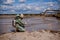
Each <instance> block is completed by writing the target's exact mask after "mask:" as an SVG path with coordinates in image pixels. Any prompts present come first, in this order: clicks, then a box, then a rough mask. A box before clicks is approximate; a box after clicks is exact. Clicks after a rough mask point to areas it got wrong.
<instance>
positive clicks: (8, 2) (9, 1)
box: [4, 0, 15, 4]
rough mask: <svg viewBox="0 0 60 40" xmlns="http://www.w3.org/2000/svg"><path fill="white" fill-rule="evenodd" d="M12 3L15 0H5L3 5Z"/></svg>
mask: <svg viewBox="0 0 60 40" xmlns="http://www.w3.org/2000/svg"><path fill="white" fill-rule="evenodd" d="M13 2H15V0H6V1H5V2H4V3H5V4H11V3H13Z"/></svg>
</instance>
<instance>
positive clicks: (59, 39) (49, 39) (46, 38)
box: [0, 30, 60, 40]
mask: <svg viewBox="0 0 60 40" xmlns="http://www.w3.org/2000/svg"><path fill="white" fill-rule="evenodd" d="M0 40H60V33H59V32H51V31H49V30H42V31H34V32H12V33H6V34H2V35H0Z"/></svg>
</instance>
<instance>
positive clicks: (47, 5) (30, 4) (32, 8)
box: [0, 0, 60, 14]
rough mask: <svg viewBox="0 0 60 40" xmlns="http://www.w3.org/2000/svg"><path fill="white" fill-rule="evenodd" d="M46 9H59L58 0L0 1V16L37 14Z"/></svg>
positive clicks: (59, 0) (59, 1) (59, 2)
mask: <svg viewBox="0 0 60 40" xmlns="http://www.w3.org/2000/svg"><path fill="white" fill-rule="evenodd" d="M47 9H49V10H50V9H53V10H58V9H60V0H0V14H6V13H7V14H21V13H27V14H28V13H36V14H37V13H41V12H43V11H45V10H47Z"/></svg>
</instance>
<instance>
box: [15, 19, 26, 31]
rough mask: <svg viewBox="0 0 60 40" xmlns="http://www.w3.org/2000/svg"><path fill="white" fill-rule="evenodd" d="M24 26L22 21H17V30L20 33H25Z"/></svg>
mask: <svg viewBox="0 0 60 40" xmlns="http://www.w3.org/2000/svg"><path fill="white" fill-rule="evenodd" d="M24 28H25V27H24V24H23V23H22V21H21V20H20V19H16V29H17V30H19V31H25V29H24Z"/></svg>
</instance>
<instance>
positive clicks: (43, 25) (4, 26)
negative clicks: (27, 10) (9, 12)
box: [0, 17, 60, 33]
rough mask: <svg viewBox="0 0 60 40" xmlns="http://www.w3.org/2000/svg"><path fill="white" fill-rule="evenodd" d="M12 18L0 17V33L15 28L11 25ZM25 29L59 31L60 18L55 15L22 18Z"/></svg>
mask: <svg viewBox="0 0 60 40" xmlns="http://www.w3.org/2000/svg"><path fill="white" fill-rule="evenodd" d="M12 20H14V18H0V33H6V32H12V31H13V30H15V28H14V27H13V26H12ZM23 22H25V23H26V25H25V26H26V27H25V29H26V31H39V30H41V29H47V30H54V31H60V20H58V19H56V18H55V17H45V18H42V17H30V18H24V19H23Z"/></svg>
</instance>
